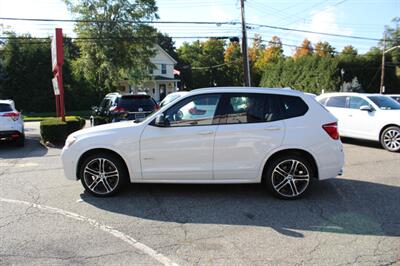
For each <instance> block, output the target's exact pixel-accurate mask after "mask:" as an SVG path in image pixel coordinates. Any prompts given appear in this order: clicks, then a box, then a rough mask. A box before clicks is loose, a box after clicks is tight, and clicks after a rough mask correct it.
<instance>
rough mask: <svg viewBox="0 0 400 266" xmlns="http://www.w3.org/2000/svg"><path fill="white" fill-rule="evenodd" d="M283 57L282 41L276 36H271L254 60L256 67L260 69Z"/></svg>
mask: <svg viewBox="0 0 400 266" xmlns="http://www.w3.org/2000/svg"><path fill="white" fill-rule="evenodd" d="M282 58H283V48H282V41H281V39H280V38H279V37H278V36H273V37H272V38H271V40H270V41H269V43H268V46H267V47H266V48H265V49H264V50H263V51H262V54H261V56H260V58H259V60H258V61H257V62H256V68H257V69H262V68H264V67H265V66H266V65H267V64H268V63H270V62H277V61H279V60H280V59H282Z"/></svg>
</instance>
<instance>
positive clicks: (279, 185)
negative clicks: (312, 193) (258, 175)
mask: <svg viewBox="0 0 400 266" xmlns="http://www.w3.org/2000/svg"><path fill="white" fill-rule="evenodd" d="M294 161H296V162H297V166H296V165H294V164H293V162H294ZM278 166H279V169H278V168H277V167H278ZM293 166H296V168H295V169H294V170H292V169H293ZM280 169H282V170H284V171H282V172H281V171H280ZM285 175H286V176H285ZM306 175H307V176H308V177H307V178H306V177H305V176H306ZM305 179H307V181H306V180H305ZM314 179H315V169H314V166H313V164H312V163H310V162H309V161H308V160H306V159H304V158H302V157H300V156H299V155H295V154H293V155H284V156H281V157H278V158H276V159H274V160H273V161H271V162H269V163H268V165H267V166H266V169H265V170H264V181H265V184H266V186H267V189H268V190H269V191H270V192H271V193H272V194H273V195H274V196H275V197H278V198H280V199H286V200H293V199H298V198H300V197H302V196H304V195H305V194H306V193H307V192H308V191H309V189H310V187H311V186H312V184H313V181H314ZM294 180H296V181H294ZM293 185H294V187H293Z"/></svg>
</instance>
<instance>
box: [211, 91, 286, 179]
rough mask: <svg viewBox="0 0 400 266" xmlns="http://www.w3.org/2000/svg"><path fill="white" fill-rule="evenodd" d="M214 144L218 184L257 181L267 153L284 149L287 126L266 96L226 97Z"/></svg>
mask: <svg viewBox="0 0 400 266" xmlns="http://www.w3.org/2000/svg"><path fill="white" fill-rule="evenodd" d="M220 110H222V111H221V116H220V119H219V124H220V125H219V127H218V129H217V133H216V136H215V144H214V179H215V180H239V179H242V180H254V179H257V178H258V174H259V170H260V165H261V163H262V162H263V160H264V159H265V156H266V155H267V153H268V152H269V151H270V150H272V149H273V148H275V147H277V146H279V145H281V143H282V140H283V135H284V124H283V122H282V121H280V120H279V115H278V113H277V112H278V111H277V107H276V99H275V97H273V96H272V95H265V94H249V93H247V94H225V95H224V97H223V99H222V102H221V108H220Z"/></svg>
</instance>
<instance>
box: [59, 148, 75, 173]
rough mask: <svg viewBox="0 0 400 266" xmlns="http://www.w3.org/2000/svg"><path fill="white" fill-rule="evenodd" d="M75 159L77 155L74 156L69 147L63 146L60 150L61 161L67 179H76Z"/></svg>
mask: <svg viewBox="0 0 400 266" xmlns="http://www.w3.org/2000/svg"><path fill="white" fill-rule="evenodd" d="M76 160H77V157H75V156H74V154H73V152H72V151H71V149H69V148H65V147H64V148H63V149H62V151H61V162H62V165H63V169H64V175H65V177H66V178H67V179H70V180H78V177H77V175H76V173H77V171H76V167H77V166H76Z"/></svg>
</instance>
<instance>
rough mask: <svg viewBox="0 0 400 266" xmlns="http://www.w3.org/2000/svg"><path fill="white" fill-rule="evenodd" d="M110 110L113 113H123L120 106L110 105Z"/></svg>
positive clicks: (123, 110)
mask: <svg viewBox="0 0 400 266" xmlns="http://www.w3.org/2000/svg"><path fill="white" fill-rule="evenodd" d="M110 111H111V112H113V113H125V109H124V108H122V107H120V106H114V107H111V109H110Z"/></svg>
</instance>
